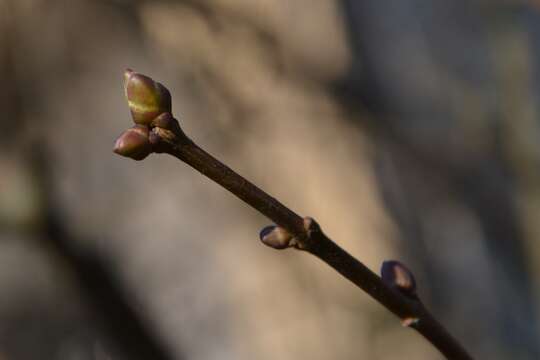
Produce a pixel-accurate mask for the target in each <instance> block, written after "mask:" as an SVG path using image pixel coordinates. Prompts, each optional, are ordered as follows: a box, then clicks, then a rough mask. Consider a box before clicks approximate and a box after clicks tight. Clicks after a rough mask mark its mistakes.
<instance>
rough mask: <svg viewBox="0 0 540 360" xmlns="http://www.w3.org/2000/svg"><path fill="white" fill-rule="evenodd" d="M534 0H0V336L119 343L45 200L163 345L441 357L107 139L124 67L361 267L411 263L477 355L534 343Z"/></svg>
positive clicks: (232, 202)
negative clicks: (152, 85) (62, 253)
mask: <svg viewBox="0 0 540 360" xmlns="http://www.w3.org/2000/svg"><path fill="white" fill-rule="evenodd" d="M539 11H540V8H539V7H538V3H536V2H534V1H530V2H527V1H508V0H507V1H502V0H500V1H481V0H473V1H461V0H458V1H431V0H401V1H391V2H381V1H378V0H341V1H339V0H335V1H332V0H298V1H285V0H280V1H277V0H276V1H270V0H257V1H253V0H200V1H196V0H191V1H172V0H159V1H143V0H139V1H128V0H70V1H68V0H0V82H1V84H2V86H1V87H0V89H1V90H0V95H1V96H0V108H1V109H2V112H1V121H0V359H1V360H12V359H14V360H26V359H58V360H64V359H65V360H68V359H70V360H71V359H97V360H106V359H116V358H121V357H122V354H121V353H122V349H118V350H116V352H117V353H118V354H116V353H115V351H114V350H111V348H110V347H109V345H108V344H109V341H108V340H107V338H108V337H110V334H108V333H107V332H106V331H104V330H103V327H102V326H100V325H99V324H100V322H99V321H97V320H96V318H97V317H99V316H97V315H96V311H95V310H96V309H94V310H93V311H91V310H90V308H91V306H90V305H89V302H88V301H87V299H86V297H87V294H86V293H85V292H84V291H81V289H80V284H79V283H78V282H79V281H78V278H77V277H76V276H74V275H73V269H72V268H71V267H70V266H69V264H68V263H66V261H65V259H62V257H59V256H58V254H55V253H54V251H52V250H51V248H50V247H49V246H48V245H47V243H48V242H49V241H51V236H50V235H51V233H50V232H47V231H46V230H44V229H47V222H48V221H50V214H51V213H54V214H55V216H57V219H60V222H59V224H57V225H58V226H60V227H62V229H63V230H64V231H65V232H66V233H69V234H70V235H69V239H68V240H69V242H70V243H72V244H74V245H76V247H77V249H78V250H77V251H79V252H80V253H85V252H86V251H89V252H92V253H95V254H99V257H100V258H101V259H102V260H103V261H104V262H105V263H106V264H107V266H109V267H110V268H111V269H112V273H113V274H114V276H115V277H116V278H117V280H118V283H119V284H121V286H122V288H123V289H124V290H125V294H129V295H128V300H129V303H130V306H131V307H132V308H133V309H135V311H136V312H137V313H138V314H140V315H141V317H142V318H144V319H146V320H147V326H148V328H149V331H150V332H153V333H154V335H155V336H156V337H157V338H159V339H160V341H162V343H163V347H164V349H166V351H168V352H169V353H170V354H171V355H172V356H171V358H175V359H263V360H264V359H359V358H367V359H385V360H387V359H404V358H406V359H440V358H441V356H440V355H439V354H438V353H437V351H436V350H434V349H433V348H432V347H431V346H430V345H429V344H427V343H426V342H425V341H424V340H423V339H422V338H421V337H420V336H419V335H417V334H416V333H415V332H413V331H411V330H409V329H405V328H402V327H401V326H400V325H399V321H398V319H396V318H395V317H394V316H393V315H391V314H389V313H388V312H387V311H385V310H384V309H383V308H382V307H381V306H380V305H379V304H377V303H375V302H374V301H373V300H371V299H370V298H369V297H368V296H367V295H365V294H364V293H362V292H361V291H359V290H358V289H357V288H355V287H354V286H353V285H351V284H350V283H349V282H347V281H346V280H344V279H343V278H341V277H340V276H339V275H337V274H336V273H335V272H334V271H333V270H332V269H330V268H328V267H327V266H326V265H324V264H323V263H321V262H320V261H318V260H316V259H315V258H312V257H310V256H308V255H306V254H303V253H299V252H296V251H292V250H291V251H284V252H276V251H274V250H272V249H269V248H266V247H264V246H263V245H261V244H260V242H259V241H258V231H259V229H260V228H261V227H263V226H264V225H267V224H268V221H267V220H266V219H264V218H263V217H262V216H260V215H259V214H258V213H256V212H255V211H254V210H252V209H251V208H249V207H247V206H246V205H244V204H243V203H241V202H240V201H239V200H237V199H236V198H234V197H233V196H232V195H230V194H228V193H226V192H225V191H224V190H223V189H221V188H220V187H218V186H217V185H215V184H213V183H211V182H210V181H209V180H206V179H205V178H203V177H202V176H201V175H199V174H197V173H195V172H194V171H192V169H190V168H188V167H187V166H185V165H183V164H182V163H180V162H178V161H177V160H175V159H173V158H171V157H168V156H165V155H152V156H151V157H150V158H148V159H146V160H144V161H142V162H135V161H132V160H129V159H125V158H121V157H119V156H116V155H114V154H113V153H112V150H111V149H112V145H113V142H114V139H115V138H116V136H117V135H118V134H120V133H121V132H122V131H123V130H124V129H125V128H127V127H129V126H130V116H129V112H128V109H127V105H126V102H125V100H124V98H123V88H122V73H123V71H124V69H125V68H126V67H130V68H133V69H135V70H136V71H139V72H142V73H145V74H147V75H149V76H152V77H153V78H155V79H156V80H158V81H160V82H162V83H163V84H165V85H166V86H167V87H168V88H169V89H170V90H171V92H172V94H173V111H174V113H175V114H176V116H177V117H178V118H179V120H180V121H181V124H182V126H183V128H184V130H185V131H186V133H188V134H189V135H190V136H191V137H192V138H193V139H194V140H195V141H196V142H197V143H198V144H200V145H201V146H202V147H204V148H205V149H207V150H208V151H209V152H211V153H213V154H214V155H216V156H217V157H218V158H220V159H222V160H223V161H224V162H225V163H227V164H228V165H230V166H231V167H232V168H234V169H236V170H237V171H238V172H240V173H241V174H243V175H245V176H246V177H247V178H248V179H250V180H252V181H253V182H254V183H256V184H258V185H260V186H261V187H262V188H264V189H266V190H267V191H268V192H269V193H270V194H272V195H274V196H276V197H277V198H279V199H281V200H282V201H283V202H284V203H285V204H287V205H288V206H290V207H291V208H292V209H294V210H295V211H297V212H298V213H300V214H303V215H310V216H313V217H314V218H316V219H317V220H318V222H319V223H320V224H321V226H322V227H323V229H324V230H325V232H326V233H327V234H329V235H330V236H331V237H332V238H333V239H335V240H336V241H337V242H338V243H339V244H340V245H342V246H343V247H344V248H345V249H347V250H348V251H349V252H351V253H352V254H353V255H355V256H356V257H358V258H359V259H360V260H361V261H363V262H364V263H365V264H366V265H367V266H369V267H370V268H371V269H373V270H374V271H378V269H379V267H380V264H381V262H382V261H383V260H385V259H391V258H395V259H400V260H402V261H403V262H405V263H406V264H408V265H409V266H410V268H411V269H412V270H413V272H414V273H415V274H416V276H417V282H418V284H419V293H420V296H421V297H422V298H423V299H424V301H425V302H426V304H427V305H428V307H429V308H431V309H432V310H433V312H434V314H435V315H436V316H437V317H438V318H440V320H441V321H442V322H443V323H444V324H446V325H447V326H448V328H449V330H450V331H451V332H452V333H453V334H455V336H456V337H457V338H459V339H460V340H461V341H462V342H463V343H464V345H465V346H466V347H467V348H469V349H470V350H471V352H472V353H473V354H474V355H475V356H476V358H478V359H510V358H512V359H538V358H540V342H539V339H540V337H539V333H538V330H539V329H538V310H539V305H538V304H539V302H538V295H539V289H540V287H539V285H540V276H539V275H538V274H539V273H540V244H539V243H538V238H539V236H540V223H538V221H537V219H536V215H537V213H538V212H539V211H540V187H539V184H540V171H539V163H540V121H539V113H538V111H539V109H538V106H537V103H538V100H539V99H540V86H539V84H540V72H539V69H540V12H539ZM47 233H48V235H46V234H47ZM54 234H56V233H53V235H54ZM53 237H54V236H53ZM101 295H102V296H105V295H106V292H103V293H101ZM99 308H100V307H99V306H98V307H97V310H98V312H97V313H99ZM117 325H118V324H117ZM119 326H120V327H122V326H126V327H129V326H130V324H119Z"/></svg>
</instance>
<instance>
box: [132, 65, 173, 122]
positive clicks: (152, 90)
mask: <svg viewBox="0 0 540 360" xmlns="http://www.w3.org/2000/svg"><path fill="white" fill-rule="evenodd" d="M124 88H125V93H126V98H127V101H128V105H129V109H130V111H131V116H132V117H133V121H134V122H135V123H136V124H140V125H150V123H151V122H152V120H153V119H154V118H156V117H157V116H158V115H160V114H162V113H164V112H169V113H170V112H171V94H170V93H169V90H167V88H165V87H164V86H163V85H161V84H160V83H158V82H156V81H154V80H152V79H151V78H149V77H148V76H145V75H142V74H139V73H136V72H134V71H133V70H131V69H127V70H126V71H125V72H124Z"/></svg>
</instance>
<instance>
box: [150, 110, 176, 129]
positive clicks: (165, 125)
mask: <svg viewBox="0 0 540 360" xmlns="http://www.w3.org/2000/svg"><path fill="white" fill-rule="evenodd" d="M175 122H177V121H176V120H175V119H174V118H173V116H172V114H171V113H170V112H164V113H162V114H160V115H159V116H157V117H156V118H155V119H153V120H152V124H151V125H152V126H155V127H159V128H162V129H167V130H172V129H173V127H174V125H175Z"/></svg>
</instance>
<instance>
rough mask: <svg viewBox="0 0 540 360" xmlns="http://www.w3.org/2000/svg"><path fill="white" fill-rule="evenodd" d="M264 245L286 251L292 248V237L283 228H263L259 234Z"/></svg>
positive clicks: (273, 226)
mask: <svg viewBox="0 0 540 360" xmlns="http://www.w3.org/2000/svg"><path fill="white" fill-rule="evenodd" d="M259 237H260V239H261V241H262V242H263V244H265V245H266V246H270V247H273V248H274V249H286V248H288V247H290V246H292V240H293V237H292V235H291V234H290V233H289V232H288V231H287V230H285V229H284V228H282V227H279V226H275V225H270V226H267V227H265V228H263V229H262V230H261V232H260V234H259Z"/></svg>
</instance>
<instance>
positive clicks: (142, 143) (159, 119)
mask: <svg viewBox="0 0 540 360" xmlns="http://www.w3.org/2000/svg"><path fill="white" fill-rule="evenodd" d="M124 91H125V95H126V98H127V102H128V106H129V110H130V111H131V117H132V118H133V122H134V123H135V126H133V127H132V128H130V129H127V130H126V131H124V133H122V135H120V137H119V138H118V139H117V140H116V142H115V144H114V152H115V153H117V154H119V155H122V156H125V157H129V158H132V159H134V160H142V159H144V158H146V157H147V156H148V155H150V154H151V153H152V152H155V151H156V145H157V143H158V142H159V140H160V139H159V137H158V135H157V134H156V133H155V132H153V131H151V130H152V129H153V128H156V127H158V128H163V129H167V130H173V128H175V126H178V123H177V121H176V120H175V119H174V118H173V116H172V114H171V111H172V106H171V94H170V92H169V90H167V88H165V86H163V85H162V84H160V83H158V82H155V81H154V80H152V79H151V78H149V77H148V76H145V75H142V74H139V73H136V72H134V71H133V70H131V69H127V70H126V71H125V72H124Z"/></svg>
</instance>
